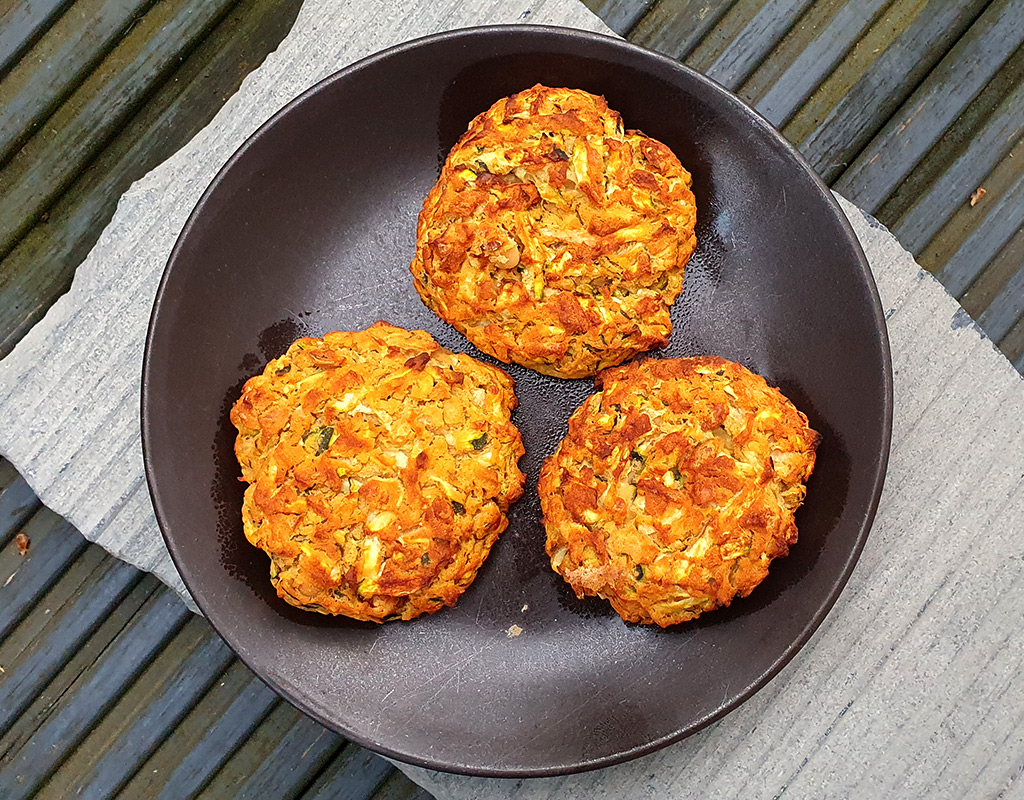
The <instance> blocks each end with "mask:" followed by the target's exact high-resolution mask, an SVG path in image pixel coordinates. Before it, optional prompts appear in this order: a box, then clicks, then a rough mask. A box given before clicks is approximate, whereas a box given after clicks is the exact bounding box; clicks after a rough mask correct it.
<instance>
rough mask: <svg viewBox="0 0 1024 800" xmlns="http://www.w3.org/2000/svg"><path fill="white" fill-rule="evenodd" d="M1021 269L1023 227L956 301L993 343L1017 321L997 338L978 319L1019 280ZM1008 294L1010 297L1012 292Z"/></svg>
mask: <svg viewBox="0 0 1024 800" xmlns="http://www.w3.org/2000/svg"><path fill="white" fill-rule="evenodd" d="M1021 270H1024V228H1022V229H1021V230H1019V231H1017V233H1016V234H1015V235H1014V237H1013V238H1012V239H1011V240H1010V241H1009V242H1008V243H1007V244H1006V246H1005V247H1003V249H1002V250H1000V251H999V253H998V254H996V257H995V258H993V259H992V261H990V262H989V264H988V265H987V266H986V267H985V270H984V272H982V273H981V274H980V275H979V276H978V279H977V280H976V281H975V282H974V283H973V284H971V287H970V288H969V289H968V290H967V291H966V292H964V294H963V295H962V296H961V297H960V298H959V299H960V305H962V306H963V307H964V310H965V311H966V312H967V313H968V314H970V315H971V317H972V318H973V319H976V320H978V323H979V324H980V325H982V328H983V329H984V331H985V333H986V334H988V335H989V337H990V338H991V339H992V340H993V341H996V342H998V341H999V340H1000V339H1001V338H1002V337H1003V336H1004V335H1005V334H1006V332H1007V331H1008V330H1009V329H1010V328H1011V327H1012V326H1013V323H1014V322H1015V321H1016V316H1014V317H1013V318H1012V319H1009V320H1007V321H1006V323H1005V325H1004V326H1003V327H1002V333H1000V334H999V335H996V334H995V333H994V332H993V331H992V329H990V328H989V327H987V326H986V325H985V324H983V323H982V321H981V319H980V317H981V316H982V315H983V314H984V313H986V309H989V308H990V306H992V305H993V302H994V301H997V298H999V297H1000V296H1005V295H1006V294H1007V293H1008V290H1007V287H1008V286H1009V284H1010V283H1011V282H1012V281H1019V280H1020V278H1019V277H1016V276H1017V275H1018V273H1020V272H1021ZM1018 292H1019V297H1018V298H1017V300H1018V302H1019V301H1020V300H1024V290H1018ZM1009 293H1010V294H1011V295H1012V291H1011V292H1009ZM1017 316H1019V314H1018V315H1017Z"/></svg>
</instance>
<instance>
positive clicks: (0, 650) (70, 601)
mask: <svg viewBox="0 0 1024 800" xmlns="http://www.w3.org/2000/svg"><path fill="white" fill-rule="evenodd" d="M141 577H142V573H140V572H139V571H138V570H137V569H135V568H134V567H131V566H129V565H128V564H125V563H124V562H122V561H118V560H117V559H115V558H113V557H111V556H108V555H106V554H105V553H104V552H103V551H102V550H100V548H98V547H90V548H87V549H86V550H85V552H83V553H82V555H81V556H80V557H79V558H78V559H76V561H75V562H74V563H73V564H72V565H71V567H70V568H69V569H68V570H67V572H65V573H64V574H63V575H62V576H61V578H60V580H59V581H58V582H57V584H56V585H55V586H54V587H53V589H51V590H50V591H49V592H47V593H46V595H45V596H44V597H43V598H41V600H40V601H39V602H38V603H37V604H36V605H35V607H34V608H33V609H32V610H31V611H30V612H29V614H28V615H27V617H26V619H25V620H23V621H22V623H21V624H20V625H18V627H17V628H15V629H14V630H13V631H12V632H11V634H10V635H8V636H7V637H5V638H4V639H3V641H2V642H0V665H2V666H3V669H4V672H3V674H0V730H6V729H7V728H9V727H10V726H11V725H12V724H13V723H14V721H15V720H16V719H17V718H18V716H20V715H21V713H22V712H23V711H24V710H25V709H26V708H28V707H29V706H30V705H31V704H32V701H33V700H34V699H35V698H36V697H37V696H38V695H39V694H40V693H41V692H42V691H43V689H44V688H45V687H46V685H47V684H48V683H50V681H52V680H53V679H54V678H55V677H56V675H57V673H59V672H60V670H61V669H63V668H64V666H65V665H66V664H67V663H68V662H69V661H70V660H71V659H72V657H73V656H74V655H75V653H77V652H78V650H79V649H80V648H81V647H82V645H83V644H84V643H85V642H86V640H87V639H88V638H89V636H90V635H91V634H92V633H93V632H94V631H95V630H96V629H97V628H98V627H99V625H100V623H101V622H103V620H105V619H107V618H108V617H109V616H110V614H111V613H112V612H113V610H114V608H115V607H116V606H117V605H118V604H119V603H121V602H122V601H123V600H124V599H125V598H126V597H127V596H128V593H129V592H130V591H131V590H132V589H133V588H134V587H135V586H136V584H138V582H139V580H140V579H141Z"/></svg>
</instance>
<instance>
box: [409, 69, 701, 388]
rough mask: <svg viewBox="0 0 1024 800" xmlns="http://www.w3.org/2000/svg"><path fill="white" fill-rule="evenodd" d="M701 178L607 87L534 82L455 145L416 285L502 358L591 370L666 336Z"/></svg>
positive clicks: (430, 209)
mask: <svg viewBox="0 0 1024 800" xmlns="http://www.w3.org/2000/svg"><path fill="white" fill-rule="evenodd" d="M690 185H691V178H690V173H688V172H687V171H686V170H685V169H683V167H682V165H681V164H680V163H679V159H678V158H676V156H675V155H674V154H673V153H672V151H671V150H670V149H669V148H668V147H666V146H665V145H664V144H662V143H661V142H658V141H655V140H654V139H651V138H650V137H647V136H644V135H643V134H642V133H640V132H639V131H634V130H625V129H624V128H623V124H622V119H621V118H620V117H619V115H618V114H617V113H616V112H615V111H612V110H610V109H609V108H608V104H607V103H606V102H605V100H604V98H603V97H597V96H595V95H592V94H589V93H587V92H583V91H580V90H578V89H551V88H548V87H545V86H539V85H538V86H534V87H533V88H532V89H527V90H526V91H523V92H520V93H519V94H515V95H512V96H511V97H507V98H504V99H502V100H499V101H498V102H497V103H495V104H494V105H493V106H491V108H490V109H489V110H487V111H486V112H484V113H483V114H480V115H479V116H478V117H476V118H475V119H474V120H473V121H472V122H471V123H470V124H469V130H467V131H466V133H465V135H463V137H462V138H461V139H460V140H459V142H458V143H457V144H456V145H455V147H454V148H453V149H452V150H451V152H450V153H449V154H448V158H447V160H446V161H445V163H444V166H443V168H442V169H441V176H440V177H439V178H438V180H437V183H436V184H435V186H434V187H433V188H432V189H431V190H430V193H429V194H428V195H427V198H426V200H425V201H424V203H423V210H422V212H421V213H420V216H419V225H418V228H417V237H416V255H415V258H414V259H413V262H412V265H411V268H410V269H411V271H412V274H413V276H414V278H415V284H416V290H417V291H418V292H419V294H420V297H422V298H423V301H424V303H426V304H427V306H428V307H430V308H431V309H433V311H434V312H435V313H436V314H437V315H438V316H439V317H441V319H443V320H445V321H446V322H448V323H450V324H451V325H453V326H454V327H455V328H457V329H458V330H459V331H461V332H462V333H463V334H464V335H465V336H466V337H467V338H468V339H469V340H470V341H471V342H472V343H473V344H474V345H476V346H477V347H478V348H480V349H481V350H483V351H484V352H485V353H489V354H490V355H492V356H494V357H495V358H497V359H500V360H501V361H505V362H510V361H514V362H516V363H519V364H523V365H524V366H527V367H530V368H532V369H535V370H537V371H538V372H542V373H545V374H547V375H557V376H561V377H563V378H579V377H583V376H586V375H593V374H594V373H596V372H597V371H598V370H600V369H603V368H605V367H608V366H612V365H615V364H619V363H621V362H622V361H624V360H626V359H627V358H630V357H631V356H633V355H636V354H637V353H640V352H643V351H646V350H649V349H651V348H653V347H659V346H662V345H664V344H665V343H666V342H667V341H668V337H669V334H670V333H671V331H672V321H671V319H670V318H669V309H670V307H671V305H672V303H673V302H675V299H676V296H677V295H678V294H679V292H680V290H681V289H682V286H683V272H684V269H685V267H686V263H687V261H688V260H689V258H690V254H691V253H692V252H693V249H694V247H695V246H696V237H695V236H694V232H693V231H694V225H695V221H696V207H695V205H694V199H693V193H692V192H691V191H690Z"/></svg>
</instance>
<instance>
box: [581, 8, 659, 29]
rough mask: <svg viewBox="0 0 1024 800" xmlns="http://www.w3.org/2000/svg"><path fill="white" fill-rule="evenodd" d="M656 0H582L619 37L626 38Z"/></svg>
mask: <svg viewBox="0 0 1024 800" xmlns="http://www.w3.org/2000/svg"><path fill="white" fill-rule="evenodd" d="M655 2H657V0H583V3H584V5H586V7H587V8H589V9H590V10H591V11H593V12H594V13H595V14H597V16H599V17H600V18H601V19H602V20H604V23H605V25H607V26H608V27H609V28H611V29H612V30H613V31H615V32H616V33H617V34H619V36H628V35H629V34H630V33H631V32H632V30H633V29H634V28H635V27H636V25H637V23H638V22H639V21H640V19H641V18H642V17H643V15H644V14H646V13H647V12H648V11H649V10H650V9H651V8H652V7H653V6H654V4H655Z"/></svg>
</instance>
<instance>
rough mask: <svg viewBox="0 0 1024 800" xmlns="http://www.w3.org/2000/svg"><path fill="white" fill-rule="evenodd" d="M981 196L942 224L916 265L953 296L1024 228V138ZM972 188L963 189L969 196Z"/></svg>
mask: <svg viewBox="0 0 1024 800" xmlns="http://www.w3.org/2000/svg"><path fill="white" fill-rule="evenodd" d="M979 185H980V186H981V187H982V188H984V189H985V190H986V194H985V196H984V197H983V198H982V200H981V201H980V202H979V203H978V204H977V205H975V206H973V207H972V206H971V204H970V202H969V200H968V199H967V198H965V202H964V203H963V205H961V206H960V208H959V209H958V210H957V212H956V213H955V214H954V215H953V216H952V217H951V218H950V221H949V222H948V223H947V224H946V225H944V226H943V228H942V230H940V231H939V232H938V233H937V234H936V235H935V237H934V238H933V239H932V240H931V241H930V242H929V243H928V246H927V247H925V249H924V250H922V251H921V254H920V256H918V261H919V262H920V264H921V266H922V267H924V268H925V269H927V270H929V271H932V272H934V273H935V275H936V277H938V278H939V280H940V281H942V284H943V285H944V286H945V287H946V289H948V290H949V292H950V293H951V294H953V296H954V297H959V296H960V295H961V294H963V293H964V292H965V291H966V290H967V288H968V287H969V286H970V285H971V284H972V283H973V282H974V281H975V280H976V279H977V277H978V275H979V274H980V273H981V271H982V270H983V269H984V268H985V266H986V265H987V264H988V263H989V262H990V261H991V260H992V258H994V257H995V255H996V253H998V252H999V251H1000V250H1001V249H1002V248H1003V246H1004V245H1005V244H1006V243H1007V242H1008V241H1009V240H1010V239H1011V238H1012V237H1013V235H1014V234H1015V233H1016V232H1017V231H1018V230H1019V229H1020V227H1021V225H1022V224H1024V139H1022V140H1020V141H1019V142H1018V143H1017V145H1016V146H1015V147H1014V148H1013V149H1012V150H1011V151H1010V152H1009V153H1008V154H1007V156H1006V158H1004V159H1003V160H1002V161H1001V162H1000V163H999V164H998V165H996V168H995V169H994V170H992V172H991V173H989V175H988V176H987V177H985V178H984V179H983V180H982V182H981V183H980V184H979ZM973 191H974V188H967V189H966V192H965V194H967V195H970V193H971V192H973Z"/></svg>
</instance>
